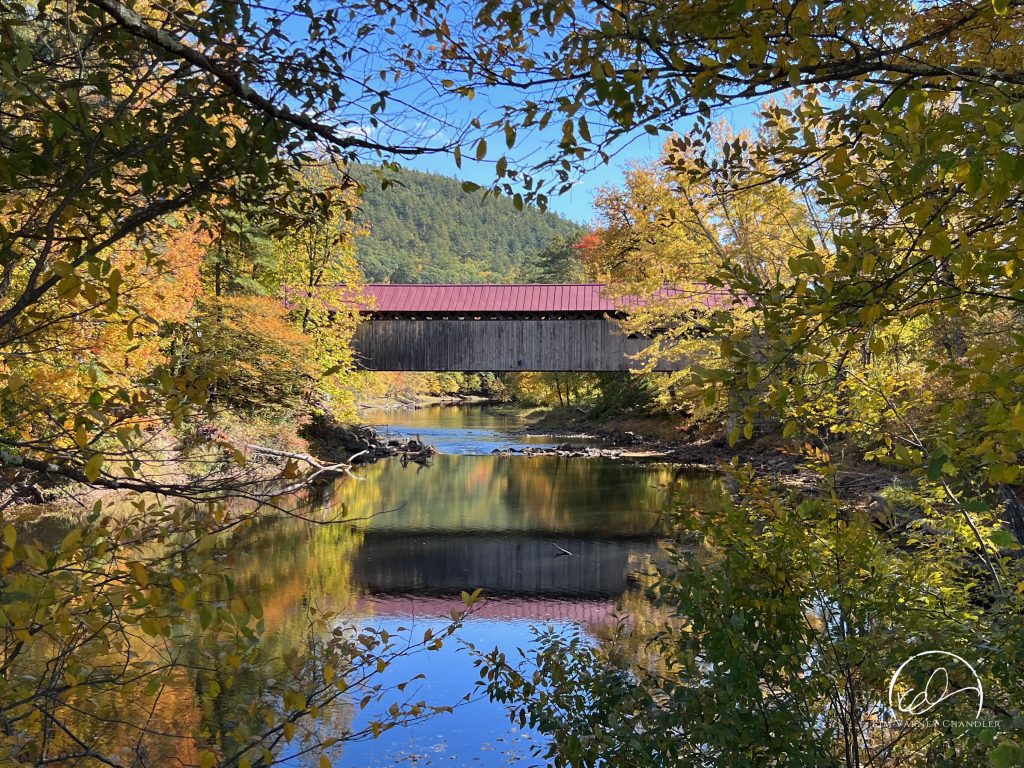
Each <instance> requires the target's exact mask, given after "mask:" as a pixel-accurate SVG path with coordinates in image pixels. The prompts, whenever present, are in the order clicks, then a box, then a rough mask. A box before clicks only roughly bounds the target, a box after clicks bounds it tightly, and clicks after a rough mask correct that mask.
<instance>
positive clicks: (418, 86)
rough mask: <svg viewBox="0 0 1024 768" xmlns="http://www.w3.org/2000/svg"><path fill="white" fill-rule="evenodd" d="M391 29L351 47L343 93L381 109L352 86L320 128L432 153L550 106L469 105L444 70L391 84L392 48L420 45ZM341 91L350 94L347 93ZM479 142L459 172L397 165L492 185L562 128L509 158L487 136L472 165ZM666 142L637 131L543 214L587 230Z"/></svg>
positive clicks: (523, 137)
mask: <svg viewBox="0 0 1024 768" xmlns="http://www.w3.org/2000/svg"><path fill="white" fill-rule="evenodd" d="M456 7H457V6H456ZM451 21H452V22H453V25H455V24H458V23H462V22H465V21H466V20H465V19H463V20H462V22H460V21H459V20H457V19H454V18H453V19H451ZM285 29H287V31H288V32H289V33H291V34H290V35H289V37H290V40H289V44H290V45H292V46H294V47H295V48H297V49H299V48H303V47H304V45H305V44H306V42H305V41H306V34H305V30H304V29H303V28H302V24H301V23H300V22H299V20H298V19H297V18H295V17H292V18H290V19H289V21H288V22H287V23H286V25H285ZM395 30H396V34H395V35H394V36H388V35H387V34H385V33H383V32H381V31H380V29H377V30H376V34H375V32H374V31H372V30H371V31H370V33H369V34H362V35H361V36H359V37H358V40H357V42H356V43H355V45H354V47H353V53H354V54H355V55H354V57H353V58H352V59H350V60H349V61H348V62H347V64H346V80H348V81H349V82H348V83H346V86H347V85H349V84H354V83H359V82H366V83H368V84H372V85H371V87H377V88H386V89H387V90H388V93H389V95H388V104H387V107H386V109H384V110H381V111H376V112H373V111H371V110H370V105H371V103H372V101H373V99H367V98H365V97H364V96H361V94H360V90H359V88H358V87H355V88H353V89H352V90H351V92H349V93H347V94H346V95H347V96H348V99H346V100H345V101H344V104H343V105H342V106H340V108H336V109H326V108H323V111H320V110H316V109H314V110H313V113H314V114H313V115H311V116H313V117H315V118H316V119H325V120H326V122H328V123H332V124H334V125H335V126H338V127H339V128H340V130H341V131H342V132H345V131H348V132H351V134H352V135H359V136H365V137H366V138H368V139H370V140H372V141H375V142H379V143H380V144H381V145H384V146H396V145H404V146H418V147H422V146H435V147H438V146H443V145H450V144H451V142H452V141H453V139H454V137H456V136H460V135H464V133H463V132H464V131H465V129H466V128H467V126H468V125H469V124H470V121H471V120H473V119H474V118H475V119H477V120H479V121H480V124H482V125H484V126H486V125H488V124H491V123H492V122H493V121H494V120H496V119H497V118H498V117H499V116H500V115H501V114H502V108H503V107H504V106H506V105H516V104H519V103H522V102H523V101H524V100H525V99H527V98H531V99H534V100H537V101H540V102H542V103H543V102H545V101H548V99H547V98H546V97H550V95H551V94H535V93H530V92H528V91H525V90H513V89H511V88H507V87H503V86H499V87H495V88H491V89H487V90H480V91H478V92H477V93H476V96H475V98H473V99H472V100H469V99H466V98H464V97H461V96H458V95H456V94H454V93H452V92H451V90H450V89H449V88H445V87H442V85H441V83H440V80H441V78H444V77H449V78H455V79H456V80H458V79H459V76H458V75H457V74H453V73H451V72H450V71H449V72H444V73H441V72H439V71H438V70H437V69H433V70H432V71H431V68H429V67H428V68H425V69H424V70H420V69H418V68H417V69H415V70H413V71H406V70H404V69H401V68H399V69H400V70H401V77H400V78H399V79H398V80H394V79H393V78H392V75H393V74H394V70H392V69H391V67H392V66H393V65H394V62H395V59H394V55H395V54H394V49H395V47H396V46H398V47H400V46H401V45H403V44H409V43H411V44H412V46H413V47H416V48H419V47H420V45H421V40H420V38H419V37H418V36H416V35H415V34H414V31H413V28H412V27H411V26H409V25H406V26H404V27H403V24H402V23H401V22H399V23H398V24H397V25H396V27H395ZM540 45H541V47H542V48H543V47H544V46H545V45H546V46H552V45H554V41H553V40H548V41H547V42H542V43H540ZM422 50H423V51H424V53H426V52H427V49H422ZM385 75H386V78H385V79H384V80H381V79H380V77H381V76H385ZM449 85H450V84H449ZM345 90H346V91H349V90H350V89H349V88H348V87H346V89H345ZM548 103H550V102H549V101H548ZM307 111H308V110H307ZM752 113H753V109H751V108H750V106H749V105H746V106H741V107H736V108H733V109H732V110H730V114H729V115H727V117H728V119H729V120H730V122H732V123H733V125H734V127H736V128H740V127H745V126H748V125H750V123H751V116H752ZM587 118H588V122H589V124H590V130H591V133H592V134H593V135H594V137H595V138H599V136H600V134H601V133H602V123H603V122H605V121H603V120H602V118H601V116H600V115H598V114H593V113H589V112H588V113H587ZM689 127H690V122H689V121H688V120H687V121H686V123H685V124H681V125H675V126H673V128H674V130H676V131H678V132H680V133H682V132H685V131H686V130H687V129H688V128H689ZM479 137H480V134H479V132H474V131H472V130H470V135H469V136H468V137H467V138H468V139H469V140H468V142H467V143H463V144H462V153H463V162H462V167H461V168H459V167H458V166H457V165H456V163H455V159H454V157H453V156H452V155H451V154H447V153H438V154H427V155H420V156H415V157H404V158H395V159H397V160H398V162H399V163H400V164H401V165H404V166H406V167H410V168H415V169H417V170H423V171H431V172H434V173H440V174H444V175H446V176H453V177H455V178H458V179H461V180H465V181H473V182H476V183H477V184H480V185H481V186H490V185H491V184H493V183H494V182H495V179H496V174H495V169H494V165H495V163H496V162H497V161H498V159H499V158H500V157H501V156H502V155H503V154H508V162H509V167H510V168H517V167H518V168H524V169H529V168H530V167H531V166H533V165H535V164H536V163H538V162H540V161H541V160H543V159H547V158H549V157H551V156H552V155H555V154H557V149H556V145H557V143H558V141H559V140H560V138H561V122H560V121H559V120H558V119H557V118H556V119H555V120H552V121H551V124H550V125H548V127H547V130H546V131H539V130H538V129H535V128H534V129H522V128H521V129H519V131H518V135H517V140H516V143H515V146H514V147H513V148H512V150H511V151H508V150H506V146H505V141H504V135H503V133H502V132H501V131H500V130H495V131H494V133H493V134H492V135H489V136H487V138H488V142H487V143H488V152H487V155H486V157H485V159H484V160H483V161H482V162H478V161H476V160H475V159H473V156H474V154H475V151H474V148H475V141H476V140H477V139H478V138H479ZM667 137H668V134H667V133H665V134H661V135H658V136H651V135H649V134H647V133H646V132H644V131H642V130H640V131H636V132H635V134H634V136H633V137H632V138H631V139H630V140H628V141H620V142H619V144H618V146H615V147H612V148H610V150H609V151H610V152H611V158H610V161H609V162H608V163H607V164H599V161H598V160H597V158H595V159H594V164H593V165H592V166H591V167H590V170H589V171H588V172H587V173H585V174H583V175H582V176H581V177H579V178H578V179H577V180H576V182H575V184H574V186H573V188H572V189H571V190H570V191H569V192H567V193H565V194H562V195H558V196H555V195H552V196H550V197H549V202H548V207H549V209H550V210H553V211H555V212H557V213H559V214H561V215H563V216H565V217H566V218H568V219H571V220H573V221H576V222H578V223H580V224H584V225H586V224H589V223H591V222H592V221H593V219H594V216H595V211H594V207H593V201H594V196H595V193H596V192H597V190H598V189H600V188H601V187H603V186H609V185H618V184H621V183H622V180H623V172H624V171H625V170H626V168H628V166H629V165H630V164H632V163H636V162H650V161H653V160H656V159H657V157H658V156H659V154H660V151H661V147H662V145H663V143H664V141H665V139H666V138H667ZM361 159H362V160H363V161H365V162H375V161H378V160H379V158H376V157H374V156H373V155H372V153H369V154H368V156H364V157H362V158H361ZM552 186H554V183H553V180H552V183H549V184H547V185H545V188H550V187H552Z"/></svg>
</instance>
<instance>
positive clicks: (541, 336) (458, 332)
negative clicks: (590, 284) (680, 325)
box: [353, 318, 681, 372]
mask: <svg viewBox="0 0 1024 768" xmlns="http://www.w3.org/2000/svg"><path fill="white" fill-rule="evenodd" d="M649 343H650V342H649V340H647V339H638V338H629V337H627V336H624V335H622V334H621V333H620V332H619V330H618V328H617V327H616V326H615V324H614V323H612V322H610V321H608V320H604V319H591V318H586V319H568V320H534V319H506V320H404V319H403V320H376V319H372V320H365V321H364V322H362V323H360V325H359V326H358V328H357V329H356V334H355V339H354V340H353V346H354V348H355V352H356V361H357V365H359V366H360V367H361V368H364V369H365V370H371V371H467V372H471V371H495V372H499V371H594V372H597V371H628V370H629V369H630V368H631V367H636V366H637V365H638V363H637V362H636V361H635V360H633V359H632V356H634V355H636V354H638V353H640V352H642V351H643V350H644V349H645V348H646V347H647V345H648V344H649ZM680 367H681V365H680V364H679V363H667V362H662V363H659V365H658V366H657V367H656V369H655V370H660V371H671V370H679V368H680Z"/></svg>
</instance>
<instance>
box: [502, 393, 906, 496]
mask: <svg viewBox="0 0 1024 768" xmlns="http://www.w3.org/2000/svg"><path fill="white" fill-rule="evenodd" d="M526 414H527V418H528V419H529V424H528V425H527V426H526V427H524V428H523V430H522V432H523V434H526V435H532V436H536V437H551V438H553V439H558V440H561V441H564V442H562V443H561V444H560V445H558V446H557V447H555V448H537V449H532V448H527V449H525V450H522V451H519V452H518V453H520V454H526V455H545V454H554V455H559V456H567V457H568V456H582V457H588V456H603V457H606V458H613V459H626V460H638V461H664V462H669V463H672V464H676V465H679V466H680V467H685V468H687V469H692V470H695V471H711V472H714V471H720V470H721V469H722V468H723V467H724V466H729V465H734V464H739V465H745V466H749V467H751V468H752V469H753V470H754V471H755V472H756V473H757V474H759V475H762V476H765V477H772V478H773V479H775V480H776V481H777V482H779V483H780V484H781V485H784V486H787V487H791V488H794V489H799V490H803V491H807V492H814V493H816V492H819V491H820V489H821V487H822V486H821V476H820V474H819V473H818V472H816V471H815V470H814V469H813V468H812V467H811V466H810V462H809V460H808V455H807V452H806V450H805V446H804V444H803V442H802V441H800V440H797V439H790V438H784V437H782V435H781V433H769V434H765V435H761V436H758V437H755V438H753V439H751V440H740V441H739V442H738V443H736V444H735V445H733V446H730V445H729V442H728V439H727V438H726V436H725V435H724V434H723V432H722V430H721V428H719V427H718V426H717V425H708V424H705V425H696V426H691V425H684V426H679V425H678V424H676V423H675V422H674V421H673V420H672V419H671V418H670V417H667V416H635V415H631V416H620V417H611V418H608V419H593V418H590V417H589V416H588V415H587V414H585V413H583V412H581V411H578V410H573V411H570V410H567V409H559V410H544V409H532V410H527V411H526ZM581 439H597V440H599V441H601V442H602V443H607V446H602V447H600V448H594V447H591V446H584V445H580V444H578V443H574V441H576V440H581ZM835 458H841V462H840V466H839V467H838V468H837V469H836V472H835V485H836V491H837V493H839V494H840V495H841V496H843V497H844V498H847V499H850V500H856V501H857V504H858V506H864V507H869V506H878V505H879V503H880V500H881V497H882V495H883V491H884V490H885V489H886V488H889V487H893V486H899V485H901V484H904V483H910V482H912V481H911V480H910V479H909V478H906V477H903V476H901V475H900V474H899V473H896V472H894V471H893V470H892V469H891V468H889V467H884V466H882V465H879V464H877V463H872V462H868V461H865V460H863V459H862V458H861V456H860V453H859V451H857V450H855V449H853V448H852V447H850V449H849V450H841V451H840V455H837V456H836V457H835ZM883 506H884V505H883Z"/></svg>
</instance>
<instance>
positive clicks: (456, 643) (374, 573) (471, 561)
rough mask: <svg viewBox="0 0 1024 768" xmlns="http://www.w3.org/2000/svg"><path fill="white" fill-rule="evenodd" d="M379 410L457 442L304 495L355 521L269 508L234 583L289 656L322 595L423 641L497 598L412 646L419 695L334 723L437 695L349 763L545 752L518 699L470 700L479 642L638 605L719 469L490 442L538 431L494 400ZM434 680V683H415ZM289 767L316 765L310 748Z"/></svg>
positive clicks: (462, 761)
mask: <svg viewBox="0 0 1024 768" xmlns="http://www.w3.org/2000/svg"><path fill="white" fill-rule="evenodd" d="M370 421H371V422H372V423H375V424H378V425H387V426H388V428H389V429H390V430H391V432H392V434H401V435H415V434H418V435H420V436H421V437H422V439H423V440H424V441H426V442H428V443H431V444H433V445H435V446H437V448H438V449H439V450H441V451H442V452H443V453H442V454H441V455H438V456H436V457H434V459H433V460H432V462H431V464H430V466H427V467H420V466H417V465H414V464H410V465H409V466H406V467H403V466H402V465H401V463H400V462H399V461H398V460H395V459H392V460H387V461H383V462H380V463H377V464H374V465H371V466H368V467H363V468H360V469H359V470H358V473H359V475H360V476H361V478H362V479H361V480H351V479H345V480H343V481H340V482H338V483H336V484H335V485H334V486H331V487H329V488H325V489H321V491H320V492H318V494H317V495H316V496H314V497H307V498H304V499H302V500H298V499H297V500H295V501H296V503H298V502H299V501H301V502H302V503H303V505H304V506H303V514H304V515H307V516H310V515H312V516H318V517H319V518H320V519H343V521H344V522H343V523H342V524H340V525H316V524H311V523H309V522H305V521H303V520H298V519H294V518H285V519H273V520H262V521H260V522H258V523H257V524H256V525H254V526H253V527H251V528H250V529H248V530H247V531H246V532H245V533H244V534H240V535H239V536H238V537H237V538H236V539H234V540H232V545H231V546H232V548H233V550H234V553H235V555H236V558H235V566H234V571H233V578H234V581H235V584H236V585H237V587H238V588H240V589H241V590H243V591H245V592H253V593H256V594H258V595H260V597H261V602H262V604H263V613H264V617H265V621H266V625H267V635H266V637H265V639H264V640H263V641H262V642H263V643H265V644H266V645H267V646H268V649H269V650H270V651H271V655H275V656H279V657H285V658H286V657H287V654H288V649H289V648H295V647H300V646H301V645H303V644H305V643H308V642H310V641H311V633H312V632H313V630H311V629H310V626H309V623H308V619H307V615H308V613H307V608H308V607H309V606H311V605H314V606H316V607H318V608H322V609H327V610H332V611H335V612H337V614H338V617H339V618H338V619H337V621H338V623H339V624H340V625H345V626H348V627H356V628H377V629H384V630H387V631H388V632H390V633H392V634H395V635H398V636H400V637H403V638H404V637H408V638H409V639H411V640H419V639H420V638H422V637H423V634H424V631H425V630H427V629H428V628H431V629H434V630H437V629H440V628H442V627H443V626H444V625H445V621H446V618H447V617H449V616H450V613H451V611H452V610H454V609H460V608H462V607H463V606H462V603H461V600H460V597H459V595H460V593H461V592H462V591H463V590H466V591H472V590H473V589H476V588H482V589H483V590H484V595H485V598H486V599H485V600H484V602H483V603H482V605H480V606H479V607H478V609H477V610H476V611H475V613H474V614H473V615H472V616H471V617H470V618H469V619H468V620H467V622H466V623H465V625H464V626H463V627H462V628H461V629H460V630H459V633H458V635H457V637H455V638H451V639H449V640H448V641H447V642H446V643H445V645H444V646H443V648H442V649H441V650H437V651H431V652H428V653H419V654H416V655H412V656H409V657H407V658H400V659H398V660H397V661H396V662H395V663H394V664H393V665H392V666H391V667H389V668H388V669H387V670H386V671H385V672H384V673H383V674H382V676H381V677H382V678H383V679H382V681H381V682H382V683H383V684H384V686H385V688H393V687H394V686H397V685H398V684H399V683H405V682H408V681H412V682H411V683H410V684H409V685H408V687H407V688H406V689H405V690H404V692H401V693H399V692H398V691H397V690H395V691H392V693H390V694H389V695H388V696H386V697H385V698H384V699H383V700H382V701H381V702H374V703H371V704H369V705H368V706H367V707H366V708H365V709H360V708H359V707H358V706H355V705H354V702H349V703H348V705H347V706H342V707H341V708H339V712H338V713H337V715H336V716H332V717H331V718H328V720H327V722H326V723H324V724H323V726H322V727H321V733H323V732H324V729H327V731H328V733H339V734H340V733H343V732H345V731H347V730H348V729H350V728H351V729H353V730H354V731H356V732H358V731H359V730H361V729H363V728H366V727H368V725H369V723H370V722H372V721H374V720H378V719H382V718H386V711H387V708H388V705H389V704H391V703H392V702H395V701H406V700H408V701H419V700H425V701H426V702H427V703H429V704H431V705H434V706H452V707H454V712H453V713H451V714H441V715H438V716H436V717H432V718H429V719H427V720H425V721H421V722H419V723H417V724H414V725H410V726H406V727H401V728H395V729H393V730H389V731H385V732H384V733H383V734H381V735H380V737H379V738H376V739H366V740H361V741H350V742H347V743H345V744H344V745H343V746H342V747H341V748H340V749H339V750H338V751H335V752H334V753H333V754H332V755H331V757H332V758H333V759H334V760H335V765H337V766H342V767H343V768H379V767H382V766H394V765H410V766H451V767H452V768H460V767H463V766H465V767H468V766H475V767H479V768H498V767H499V766H502V767H508V766H516V767H523V766H532V765H538V764H539V762H538V760H537V759H535V758H533V757H532V755H531V746H534V745H535V744H536V743H537V740H538V738H539V737H538V736H537V735H536V734H534V733H531V732H529V731H524V730H520V729H518V728H516V727H514V726H512V725H511V724H510V723H509V721H508V719H507V717H506V713H505V710H504V708H503V707H502V706H501V705H498V704H492V703H490V702H488V701H486V700H484V699H482V698H480V697H479V696H478V695H476V696H470V697H469V699H468V700H466V699H465V697H466V696H467V694H472V693H473V692H474V690H475V683H476V682H477V679H478V678H477V670H476V668H475V667H474V665H473V658H474V657H473V654H472V652H471V651H470V649H469V648H468V647H467V644H472V645H474V646H476V647H477V648H480V649H481V650H484V651H487V650H490V649H492V648H494V647H500V648H501V649H503V650H505V651H507V652H512V653H514V651H515V649H516V648H518V647H526V646H528V645H529V644H530V642H531V640H532V634H531V627H533V626H536V625H540V626H554V627H556V628H560V629H562V630H564V631H567V632H568V631H582V632H584V633H586V634H588V635H589V636H591V637H595V638H596V637H598V636H599V635H600V633H601V631H602V630H603V629H605V628H607V627H609V626H610V625H611V624H612V622H614V620H615V616H616V614H617V612H618V610H619V608H620V607H621V604H622V601H623V600H626V601H631V602H632V604H633V605H634V606H635V605H637V604H638V600H639V598H638V594H639V592H640V586H639V583H638V579H637V576H638V574H639V573H640V572H642V571H644V570H645V569H647V568H648V567H649V566H650V564H651V562H652V561H655V562H656V561H657V560H658V558H659V557H660V556H661V549H660V542H661V540H662V537H663V534H664V530H663V511H664V510H665V509H666V507H667V505H668V503H669V501H670V496H671V495H673V494H687V495H688V496H690V497H692V498H693V500H694V501H695V502H696V503H698V504H700V503H702V501H701V499H702V497H703V496H705V495H707V496H708V497H710V496H712V495H714V493H715V490H714V488H715V481H714V480H713V479H711V478H708V477H704V476H696V477H695V476H687V477H681V476H679V473H678V470H676V469H675V468H672V467H669V466H666V465H656V464H635V463H624V462H616V461H612V460H608V459H583V458H571V459H566V458H559V457H554V456H539V457H528V456H514V455H513V456H500V455H491V454H490V452H491V451H492V450H493V449H494V448H507V447H514V446H517V445H522V444H523V438H521V437H518V436H515V435H512V434H510V431H513V430H516V429H519V428H520V427H521V426H522V423H521V421H520V420H519V419H518V418H517V417H515V416H513V415H501V414H497V413H494V412H492V411H488V410H487V409H485V408H480V407H468V408H463V407H458V408H456V407H447V408H435V409H424V410H420V411H404V412H389V413H380V414H374V415H373V418H371V419H370ZM532 444H534V445H535V444H536V443H532ZM565 553H571V554H565ZM512 653H510V656H511V655H512ZM418 675H424V678H423V679H417V680H414V678H416V677H417V676H418ZM267 682H269V681H261V680H256V679H252V680H248V681H247V682H245V683H244V684H243V685H240V686H238V687H237V688H235V689H233V690H227V689H225V690H222V691H221V692H220V693H219V694H218V695H216V696H215V697H214V698H213V700H210V698H209V697H208V696H207V695H206V694H205V693H204V691H202V690H200V689H199V687H197V688H196V689H195V690H194V691H193V692H191V693H189V694H188V695H186V694H185V693H184V692H182V695H181V696H180V697H178V698H180V702H178V704H176V705H175V706H178V705H180V706H181V707H182V712H186V711H187V712H188V713H189V714H187V715H184V714H182V715H177V714H175V709H174V707H172V708H171V709H169V710H168V711H167V712H166V713H163V715H164V717H165V718H166V719H168V720H169V721H172V720H177V721H178V722H180V723H181V724H183V725H182V727H184V728H185V729H186V730H191V729H192V727H193V726H192V725H189V724H190V723H192V722H193V721H194V719H195V718H196V717H197V715H196V714H195V710H194V709H189V705H188V702H189V701H194V702H202V711H203V715H202V717H203V718H204V719H205V718H212V719H213V720H216V721H218V722H236V721H244V720H245V715H244V710H245V707H247V706H248V704H249V702H250V701H251V698H252V697H253V696H260V695H261V693H260V690H261V689H262V686H263V685H264V684H265V683H267ZM193 697H194V698H193ZM176 700H177V699H176ZM331 728H333V729H334V730H333V731H331V730H330V729H331ZM292 749H295V750H298V749H299V747H298V741H296V743H295V745H293V747H292ZM168 759H170V758H168ZM288 764H290V765H296V766H299V765H309V764H311V760H310V757H309V756H299V755H297V754H296V755H295V756H294V758H292V759H290V760H289V762H288ZM312 764H315V760H314V761H313V763H312Z"/></svg>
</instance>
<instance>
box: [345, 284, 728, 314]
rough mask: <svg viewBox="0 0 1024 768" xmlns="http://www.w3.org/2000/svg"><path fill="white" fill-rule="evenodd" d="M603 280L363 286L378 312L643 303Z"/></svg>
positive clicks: (605, 308) (717, 296) (715, 296)
mask: <svg viewBox="0 0 1024 768" xmlns="http://www.w3.org/2000/svg"><path fill="white" fill-rule="evenodd" d="M606 287H607V286H605V285H603V284H601V283H572V284H569V283H563V284H548V283H543V284H542V283H532V284H527V285H423V284H418V285H396V284H389V283H371V284H369V285H365V286H363V296H364V299H365V302H366V303H365V304H364V310H368V311H372V312H380V313H409V314H414V313H415V314H431V313H445V312H450V313H467V314H476V313H488V312H496V313H515V312H523V313H531V314H533V313H543V312H593V313H605V312H616V311H621V310H625V309H628V308H630V307H635V306H637V305H639V304H642V303H643V300H642V299H641V298H640V297H637V296H619V297H614V296H607V295H606V294H605V289H606ZM684 293H685V292H684V291H680V290H677V289H674V288H662V289H661V290H660V291H658V296H659V298H669V297H674V296H682V295H683V294H684ZM702 299H703V301H704V303H705V304H706V305H707V306H709V307H713V306H715V305H717V304H721V303H723V302H724V301H725V300H726V297H725V295H724V294H722V293H721V292H718V291H713V290H712V291H707V292H704V293H702Z"/></svg>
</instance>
